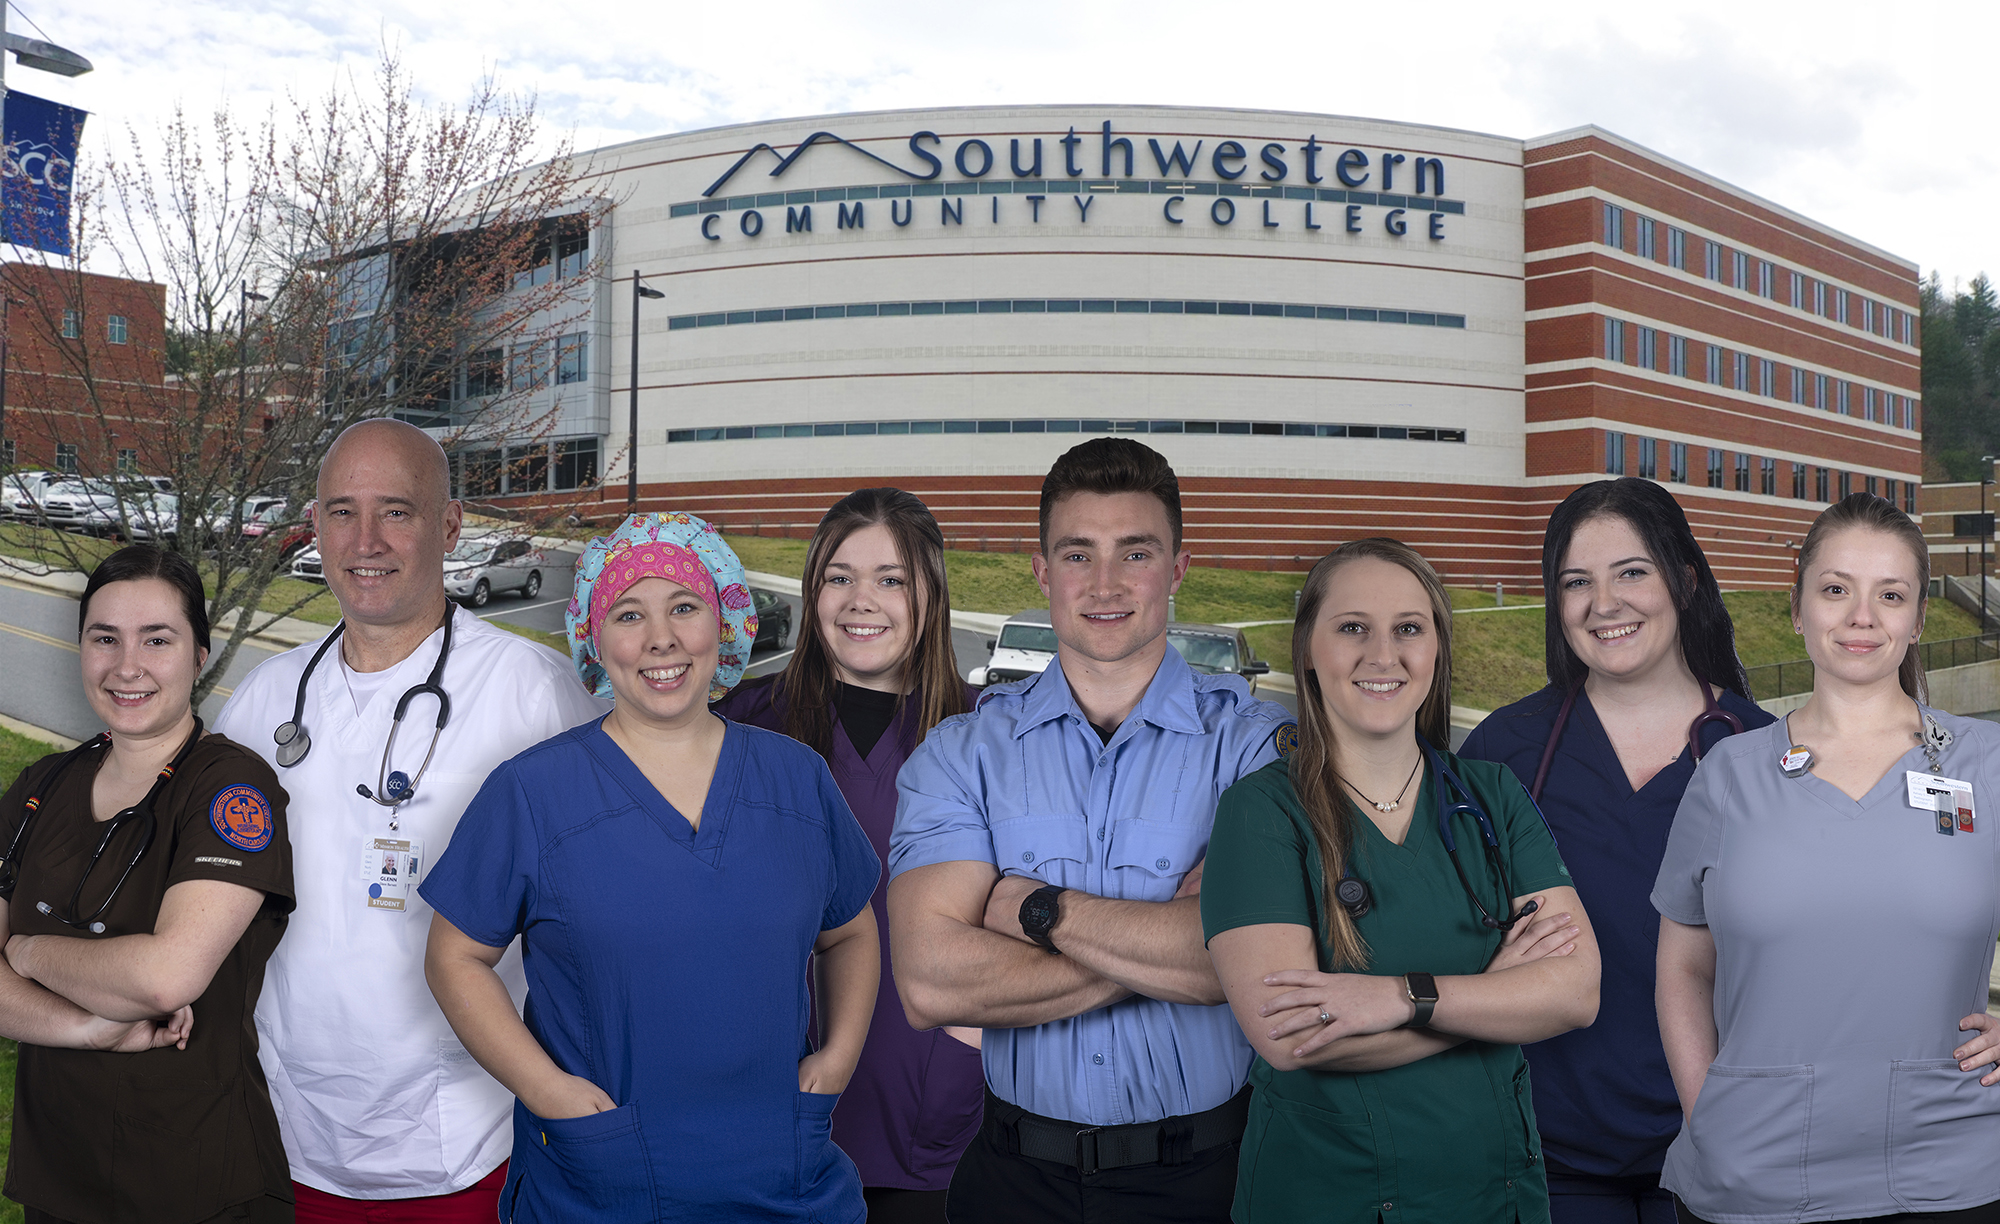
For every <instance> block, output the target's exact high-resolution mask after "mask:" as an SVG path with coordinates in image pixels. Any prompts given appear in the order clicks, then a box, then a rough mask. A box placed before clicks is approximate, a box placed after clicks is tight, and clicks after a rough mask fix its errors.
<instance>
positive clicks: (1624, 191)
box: [461, 106, 1922, 589]
mask: <svg viewBox="0 0 2000 1224" xmlns="http://www.w3.org/2000/svg"><path fill="white" fill-rule="evenodd" d="M578 162H579V165H580V166H581V168H582V172H583V174H584V183H585V186H586V189H587V191H588V192H589V193H590V194H591V195H592V196H594V198H595V200H596V202H597V204H596V208H595V211H594V212H593V213H591V214H590V215H591V216H593V217H594V218H595V219H594V221H593V222H592V224H591V225H590V226H589V227H588V229H587V230H579V231H576V232H573V233H571V234H570V236H569V237H568V238H567V239H566V241H567V243H568V247H567V249H563V250H558V249H556V248H555V246H552V247H551V250H550V251H549V252H548V258H547V259H546V260H545V261H544V262H545V263H546V264H547V267H546V268H543V269H541V270H540V271H541V272H545V273H546V274H547V275H549V276H551V277H556V278H563V277H575V278H577V284H576V286H575V292H574V294H573V298H574V301H575V304H576V311H577V314H576V319H577V321H576V324H575V331H574V333H573V334H571V335H566V336H565V337H564V339H565V341H566V343H564V344H561V345H559V346H558V349H559V351H560V353H561V354H562V356H561V357H560V358H559V359H558V360H557V361H556V364H557V365H558V366H560V369H558V370H556V371H555V377H553V378H551V379H549V380H548V383H549V385H548V387H547V389H546V391H545V394H547V395H548V396H550V397H551V398H552V401H560V402H559V403H558V404H557V407H558V408H559V412H558V413H557V416H558V418H559V421H558V425H557V428H556V429H555V435H556V436H553V437H545V438H537V439H536V440H535V441H534V442H533V443H532V444H531V446H530V448H529V449H530V450H532V452H533V453H529V452H528V451H526V450H524V451H523V455H521V456H517V455H514V454H513V453H511V452H510V451H505V450H503V449H502V448H501V447H500V446H499V445H498V444H494V445H493V446H492V448H491V449H487V450H485V451H482V452H480V453H477V454H468V455H466V456H463V457H462V459H461V469H462V471H463V472H464V473H466V476H465V491H466V492H468V493H469V494H473V495H476V496H480V497H484V498H498V499H499V500H501V501H503V502H504V500H505V499H506V498H508V497H517V496H521V495H524V494H542V493H552V492H559V491H561V490H564V489H567V488H575V487H577V486H579V485H588V483H589V481H590V480H591V479H592V478H602V479H603V480H604V489H603V492H602V501H601V503H599V505H600V506H601V509H602V512H603V513H604V514H605V515H610V514H615V513H617V512H619V511H620V510H622V507H623V504H624V501H625V497H626V481H627V478H628V476H629V473H630V470H631V469H630V467H629V464H630V463H631V462H633V461H636V464H637V478H638V492H639V499H640V504H641V505H642V506H644V507H648V508H666V507H679V508H686V509H689V510H693V511H696V512H699V513H701V514H704V515H706V516H709V517H711V518H713V519H715V520H716V521H718V522H720V523H721V524H722V525H723V526H724V527H725V528H727V529H729V530H736V531H745V532H761V533H764V534H789V535H793V536H801V535H804V534H807V533H808V532H809V531H810V530H811V528H812V527H813V525H814V524H815V523H817V521H818V519H819V517H820V515H821V514H822V513H823V512H824V511H825V509H826V508H827V506H828V505H830V504H831V503H832V502H833V501H834V500H835V499H837V498H838V497H839V496H841V495H843V494H845V493H847V492H849V491H850V490H852V489H854V488H857V487H860V486H864V485H871V484H894V485H899V486H902V487H904V488H907V489H910V490H912V491H914V492H916V493H918V494H919V495H920V496H922V497H923V498H924V499H925V501H926V502H927V503H929V505H930V506H931V507H932V509H933V510H934V511H935V512H936V513H937V516H938V518H939V520H940V521H941V522H942V523H943V524H944V527H945V530H946V532H947V534H948V536H949V537H950V538H951V540H952V542H953V544H954V545H955V546H957V547H963V548H985V549H991V550H996V551H1026V550H1028V549H1031V548H1032V547H1033V543H1034V539H1035V535H1036V504H1037V496H1038V491H1039V487H1040V482H1041V478H1042V475H1043V473H1044V472H1045V471H1046V470H1047V468H1048V466H1049V464H1050V462H1051V461H1052V460H1053V459H1054V458H1055V456H1056V455H1058V454H1059V453H1061V452H1062V451H1063V450H1064V449H1066V448H1068V447H1069V446H1072V445H1074V444H1075V443H1076V442H1078V441H1080V440H1081V439H1082V438H1084V437H1087V436H1090V435H1093V434H1132V435H1137V436H1141V437H1143V439H1144V440H1145V441H1146V442H1147V443H1148V444H1149V445H1151V446H1153V447H1155V448H1156V449H1158V450H1160V451H1161V452H1162V453H1164V454H1165V455H1166V456H1167V458H1168V459H1169V460H1170V461H1171V462H1172V463H1173V465H1174V467H1175V469H1176V471H1177V472H1178V473H1179V474H1180V477H1181V482H1182V491H1183V496H1184V500H1185V504H1186V518H1187V533H1188V541H1189V547H1190V548H1191V549H1192V550H1193V551H1194V553H1195V555H1196V557H1197V559H1198V561H1199V562H1201V563H1204V564H1221V565H1232V566H1244V567H1253V568H1274V569H1292V568H1303V567H1305V566H1307V565H1309V564H1310V563H1311V562H1312V561H1313V560H1314V559H1316V558H1317V557H1319V556H1320V555H1322V554H1324V553H1325V552H1326V551H1327V549H1328V548H1329V547H1331V546H1332V545H1333V544H1335V543H1337V542H1339V541H1342V540H1348V539H1353V538H1356V537H1358V536H1363V535H1370V534H1391V535H1395V536H1399V537H1401V538H1403V539H1406V540H1408V541H1409V542H1411V543H1412V544H1414V545H1415V546H1417V547H1418V548H1419V549H1421V550H1422V551H1423V553H1424V554H1425V555H1426V556H1427V557H1429V558H1431V559H1432V560H1433V561H1434V562H1435V563H1436V565H1437V567H1438V568H1439V570H1440V571H1441V572H1442V573H1443V574H1444V575H1445V576H1446V578H1447V580H1449V581H1451V582H1453V583H1456V584H1468V585H1469V584H1474V583H1477V584H1480V585H1490V584H1492V583H1494V582H1504V583H1506V584H1507V585H1508V586H1509V587H1510V588H1516V589H1519V588H1524V587H1527V588H1533V587H1538V586H1539V545H1540V538H1541V534H1542V529H1543V524H1544V523H1545V521H1546V518H1547V515H1548V512H1549V510H1550V508H1551V507H1552V506H1553V505H1554V504H1555V503H1556V502H1557V501H1559V500H1560V499H1561V498H1562V497H1563V496H1565V495H1566V494H1567V493H1568V492H1570V491H1571V490H1572V489H1574V488H1575V487H1577V486H1578V485H1579V484H1582V483H1584V482H1586V481H1590V480H1596V479H1600V478H1602V477H1603V476H1605V475H1607V474H1625V475H1633V476H1643V477H1647V478H1650V479H1654V480H1658V481H1661V482H1663V483H1665V484H1666V485H1667V486H1668V487H1669V488H1670V489H1672V490H1673V491H1674V493H1675V494H1676V496H1678V497H1679V498H1680V500H1681V502H1682V504H1683V505H1684V506H1685V507H1686V508H1687V511H1688V514H1689V517H1690V519H1691V520H1692V522H1693V523H1694V525H1695V529H1696V532H1697V534H1698V536H1699V537H1700V539H1701V541H1702V544H1703V546H1704V547H1705V548H1706V549H1707V551H1708V554H1709V556H1710V558H1711V560H1712V561H1713V563H1714V565H1715V568H1716V570H1717V572H1718V574H1719V576H1720V577H1721V579H1722V581H1723V582H1724V583H1725V584H1726V585H1727V586H1730V587H1732V588H1744V587H1770V586H1778V585H1784V584H1787V583H1788V582H1789V580H1790V571H1791V565H1792V558H1793V555H1794V550H1795V549H1796V547H1797V545H1798V543H1799V541H1800V539H1801V538H1802V537H1803V535H1804V532H1805V529H1806V527H1807V525H1808V524H1809V523H1810V522H1811V520H1812V518H1813V517H1814V516H1815V515H1816V514H1817V513H1818V512H1819V511H1820V509H1821V508H1822V507H1823V506H1824V505H1825V504H1826V503H1828V502H1829V501H1831V500H1835V499H1837V498H1839V497H1840V496H1842V495H1843V494H1845V493H1848V492H1850V491H1853V490H1862V489H1865V490H1871V491H1874V492H1877V493H1879V494H1881V495H1883V496H1885V497H1888V498H1890V499H1892V500H1894V501H1895V502H1896V503H1897V504H1898V505H1900V506H1903V507H1905V508H1906V509H1908V510H1909V511H1911V512H1912V513H1914V512H1915V511H1916V509H1917V503H1916V496H1917V489H1918V483H1919V481H1920V479H1921V473H1922V465H1921V461H1920V448H1921V435H1920V432H1919V430H1920V428H1921V423H1922V411H1921V404H1920V403H1919V402H1918V387H1919V383H1918V349H1917V340H1918V334H1917V332H1918V329H1917V326H1916V320H1915V318H1914V317H1913V312H1914V311H1915V310H1916V307H1917V301H1918V285H1917V268H1916V266H1915V265H1914V264H1913V263H1911V262H1910V261H1908V260H1905V259H1902V258H1900V257H1898V256H1895V255H1892V254H1890V253H1888V252H1886V251H1883V250H1881V249H1880V248H1877V247H1875V246H1872V245H1870V244H1869V243H1867V242H1864V241H1862V240H1860V239H1858V238H1853V237H1850V236H1848V235H1845V234H1842V233H1840V232H1838V231H1836V230H1833V229H1831V228H1829V227H1827V226H1825V225H1822V224H1820V223H1818V222H1815V221H1813V220H1811V219H1810V218H1807V217H1804V216H1801V215H1799V214H1798V213H1795V212H1793V211H1791V210H1789V209H1786V208H1784V207H1783V206H1781V205H1779V204H1776V203H1772V202H1770V201H1767V200H1763V199H1760V198H1758V197H1756V196H1754V195H1751V194H1750V193H1748V192H1745V191H1742V190H1740V189H1738V188H1736V187H1733V186H1731V185H1729V184H1728V183H1725V182H1722V181H1721V180H1719V179H1717V178H1715V177H1714V176H1712V175H1708V174H1705V173H1703V172H1702V171H1700V170H1698V169H1695V168H1693V167H1690V166H1686V165H1682V164H1680V163H1678V162H1675V161H1673V160H1672V159H1670V158H1667V157H1664V156H1662V155H1660V154H1658V153H1655V152H1652V151H1650V150H1648V149H1645V148H1642V147H1640V146H1638V145H1635V144H1633V143H1632V142H1630V141H1627V140H1624V139H1622V138H1620V137H1618V136H1616V135H1614V134H1612V133H1610V132H1606V131H1603V130H1600V129H1597V128H1588V127H1587V128H1579V129H1576V130H1574V131H1568V132H1562V133H1558V134H1555V135H1552V136H1545V137H1538V138H1535V139H1531V140H1521V139H1516V138H1512V137H1504V136H1491V135H1484V134H1480V133H1475V132H1462V131H1454V130H1450V129H1445V128H1437V127H1428V126H1422V125H1416V124H1405V123H1393V122H1386V121H1381V120H1372V119H1356V118H1345V117H1338V116H1329V115H1313V114H1299V113H1288V112H1269V111H1247V110H1222V109H1199V108H1175V107H1129V106H1117V107H1108V106H1077V107H1043V106H1033V107H981V108H963V109H950V110H917V111H895V112H879V113H869V114H850V115H835V116H825V117H820V118H812V119H801V120H783V121H774V122H767V123H755V124H745V125H740V126H734V127H726V128H716V129H711V130H707V131H698V132H688V133H682V134H676V135H670V136H662V137H658V138H654V139H648V140H641V141H635V142H632V143H628V144H622V145H617V146H614V147H610V148H604V149H598V150H594V151H591V152H589V153H584V154H579V155H578ZM556 245H561V244H560V243H558V244H556ZM635 277H636V278H637V284H636V285H635V283H634V278H635ZM635 290H636V291H635ZM641 293H643V294H644V296H643V297H642V296H641ZM635 311H636V314H637V326H636V332H635V327H634V313H635ZM635 336H636V340H635ZM635 355H636V356H635ZM502 359H504V360H506V361H508V362H510V363H513V364H517V365H518V364H520V363H521V361H522V360H524V359H523V358H521V357H520V356H519V355H515V354H498V353H488V354H483V355H482V361H483V363H484V365H485V366H488V367H492V368H490V369H484V370H483V372H482V374H481V376H480V377H479V378H478V379H468V380H463V381H462V383H461V385H463V386H468V387H471V388H473V393H474V394H476V393H477V391H478V388H479V387H481V386H485V387H489V388H497V387H499V386H502V385H504V383H503V380H504V379H505V377H506V376H505V374H504V372H503V371H502V368H501V366H500V365H499V362H500V361H501V360H502ZM525 360H528V361H531V362H533V363H535V364H536V365H537V366H538V367H539V366H541V365H547V364H549V359H548V357H547V354H543V353H540V352H537V353H534V354H531V355H529V356H528V357H527V358H526V359H525ZM635 386H636V400H637V409H636V411H637V426H636V431H634V430H633V428H632V425H631V422H630V416H629V413H630V412H631V406H632V402H633V394H634V388H635ZM634 434H636V436H634ZM544 447H546V448H547V450H546V451H543V450H542V449H540V448H544Z"/></svg>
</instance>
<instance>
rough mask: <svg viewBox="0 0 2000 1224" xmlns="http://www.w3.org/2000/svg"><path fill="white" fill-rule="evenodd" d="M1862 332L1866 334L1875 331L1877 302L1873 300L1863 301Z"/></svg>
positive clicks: (1864, 299) (1865, 299) (1866, 299)
mask: <svg viewBox="0 0 2000 1224" xmlns="http://www.w3.org/2000/svg"><path fill="white" fill-rule="evenodd" d="M1861 330H1862V331H1865V332H1873V331H1874V330H1875V302H1874V300H1873V299H1872V298H1862V299H1861Z"/></svg>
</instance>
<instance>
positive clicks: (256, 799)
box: [208, 786, 278, 851]
mask: <svg viewBox="0 0 2000 1224" xmlns="http://www.w3.org/2000/svg"><path fill="white" fill-rule="evenodd" d="M208 823H209V824H211V825H213V826H215V834H216V836H217V837H220V838H221V839H222V840H223V841H226V842H228V843H229V844H230V845H232V846H234V847H236V848H237V849H238V850H250V851H257V850H262V849H263V848H264V847H266V846H268V845H270V844H271V837H272V835H273V834H274V833H276V832H277V829H278V822H277V820H276V819H275V818H274V817H273V816H272V814H271V802H270V800H268V799H266V798H264V792H263V791H260V790H258V789H257V788H256V787H254V786H232V787H229V788H228V789H226V790H224V791H223V792H222V793H221V794H219V795H217V796H216V797H215V802H214V803H211V804H209V805H208Z"/></svg>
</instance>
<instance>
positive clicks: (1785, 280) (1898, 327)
mask: <svg viewBox="0 0 2000 1224" xmlns="http://www.w3.org/2000/svg"><path fill="white" fill-rule="evenodd" d="M1662 229H1664V230H1665V231H1666V239H1667V241H1666V251H1665V260H1666V263H1667V265H1668V266H1669V267H1674V268H1678V269H1680V270H1681V271H1683V272H1685V271H1687V266H1688V264H1687V257H1688V235H1687V232H1686V231H1685V230H1681V229H1677V228H1675V227H1674V226H1671V225H1665V224H1663V223H1661V222H1658V221H1655V220H1653V219H1652V218H1651V217H1643V216H1640V215H1639V214H1638V213H1628V212H1626V210H1625V209H1623V208H1621V207H1619V206H1618V205H1616V204H1609V203H1607V204H1605V205H1604V230H1603V235H1602V237H1603V241H1604V244H1605V245H1606V246H1612V247H1617V248H1618V249H1619V250H1621V251H1629V252H1631V253H1632V254H1634V255H1637V256H1638V257H1639V258H1641V259H1651V260H1659V259H1660V258H1661V252H1660V248H1659V232H1660V231H1661V230H1662ZM1628 232H1629V233H1630V235H1631V238H1632V241H1631V242H1630V243H1629V244H1628V243H1627V242H1626V236H1627V233H1628ZM1697 241H1699V242H1701V244H1702V248H1703V251H1702V255H1703V264H1702V275H1704V276H1706V277H1707V278H1708V279H1709V280H1712V281H1720V282H1722V283H1724V284H1727V285H1729V286H1730V287H1732V288H1735V289H1741V290H1743V291H1744V292H1745V293H1754V294H1756V295H1757V296H1758V297H1761V298H1769V299H1771V300H1772V301H1776V300H1777V299H1778V289H1779V286H1780V285H1781V284H1782V285H1784V286H1785V287H1786V289H1787V293H1788V296H1789V298H1790V301H1791V305H1792V309H1794V310H1806V311H1810V312H1812V313H1813V314H1815V315H1818V316H1819V317H1820V318H1822V319H1832V320H1833V321H1834V322H1836V323H1845V324H1848V325H1849V326H1851V327H1856V328H1859V329H1860V330H1862V331H1865V332H1869V333H1872V334H1874V335H1877V336H1880V337H1882V338H1883V339H1884V340H1897V341H1900V342H1902V343H1904V344H1914V343H1916V341H1915V339H1914V337H1915V335H1916V321H1915V317H1914V316H1912V315H1911V314H1910V312H1909V311H1907V310H1902V309H1899V308H1897V307H1894V306H1891V305H1889V304H1888V303H1887V302H1877V301H1875V300H1873V299H1872V298H1866V297H1861V296H1860V295H1858V294H1850V293H1848V291H1847V290H1845V289H1842V288H1840V287H1839V286H1837V285H1829V284H1827V283H1826V282H1825V281H1822V280H1818V279H1816V278H1814V277H1810V276H1807V275H1806V274H1805V273H1803V272H1798V271H1795V270H1793V269H1789V268H1780V267H1777V266H1776V265H1774V264H1772V263H1771V262H1770V261H1769V260H1767V259H1757V258H1754V257H1752V256H1751V255H1750V253H1749V252H1747V251H1738V250H1733V249H1731V248H1729V247H1726V246H1723V245H1722V244H1721V243H1719V242H1716V241H1714V240H1712V239H1697Z"/></svg>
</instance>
